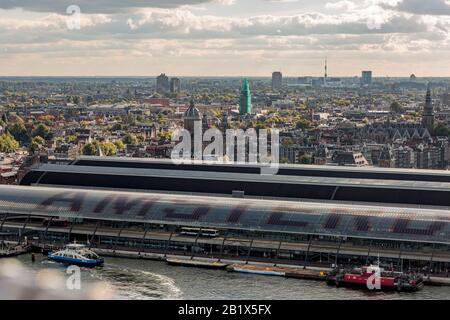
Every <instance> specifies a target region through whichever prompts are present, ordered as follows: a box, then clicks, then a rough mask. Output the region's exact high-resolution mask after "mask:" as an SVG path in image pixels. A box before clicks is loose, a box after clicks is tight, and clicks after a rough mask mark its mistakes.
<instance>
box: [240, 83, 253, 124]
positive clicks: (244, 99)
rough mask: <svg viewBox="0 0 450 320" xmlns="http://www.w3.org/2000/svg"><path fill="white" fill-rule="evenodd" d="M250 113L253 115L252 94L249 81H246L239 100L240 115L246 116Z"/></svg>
mask: <svg viewBox="0 0 450 320" xmlns="http://www.w3.org/2000/svg"><path fill="white" fill-rule="evenodd" d="M249 113H252V94H251V93H250V86H249V84H248V80H247V79H244V81H243V82H242V89H241V96H240V99H239V114H241V115H244V114H249Z"/></svg>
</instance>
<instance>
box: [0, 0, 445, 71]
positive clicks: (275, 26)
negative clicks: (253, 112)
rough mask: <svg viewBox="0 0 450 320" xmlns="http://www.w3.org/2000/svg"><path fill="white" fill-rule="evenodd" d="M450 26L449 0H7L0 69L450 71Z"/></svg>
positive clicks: (1, 4) (1, 2)
mask: <svg viewBox="0 0 450 320" xmlns="http://www.w3.org/2000/svg"><path fill="white" fill-rule="evenodd" d="M73 5H76V6H78V7H79V8H80V10H81V14H80V15H79V19H77V16H76V15H72V16H70V15H69V14H67V8H68V7H69V6H73ZM78 22H79V24H78ZM78 26H79V28H78ZM449 27H450V0H340V1H339V0H128V1H127V0H0V75H2V76H13V75H17V76H28V75H66V76H70V75H73V76H79V75H86V76H95V75H97V76H101V75H107V76H114V75H118V76H127V75H130V76H133V75H137V76H153V75H156V74H159V73H162V72H165V73H166V74H168V75H179V76H202V75H204V76H244V75H246V76H269V75H270V74H271V72H272V71H275V70H281V71H282V72H283V74H284V75H286V76H302V75H316V76H318V75H322V74H323V69H324V67H323V65H324V60H325V59H327V60H328V74H329V75H330V76H354V75H360V73H361V70H373V72H374V75H375V76H409V75H410V74H411V73H414V74H416V75H417V76H450V33H449V30H450V28H449Z"/></svg>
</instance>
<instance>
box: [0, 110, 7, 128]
mask: <svg viewBox="0 0 450 320" xmlns="http://www.w3.org/2000/svg"><path fill="white" fill-rule="evenodd" d="M0 122H2V123H3V125H4V126H6V125H7V124H8V117H7V116H6V112H5V113H3V114H2V120H1V121H0Z"/></svg>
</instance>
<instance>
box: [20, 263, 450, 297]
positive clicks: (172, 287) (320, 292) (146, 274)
mask: <svg viewBox="0 0 450 320" xmlns="http://www.w3.org/2000/svg"><path fill="white" fill-rule="evenodd" d="M17 259H18V260H19V261H20V262H21V263H22V264H23V265H24V266H25V267H26V268H27V272H30V273H39V272H40V271H42V270H44V269H51V270H52V271H53V272H54V273H55V272H58V273H60V274H61V275H62V276H64V277H69V276H68V275H67V274H66V268H65V267H64V266H63V265H61V264H58V263H54V262H51V261H48V260H47V259H46V258H45V257H43V256H41V255H39V254H38V255H36V261H35V262H32V261H31V256H30V255H29V254H28V255H23V256H20V257H18V258H17ZM95 284H101V285H103V286H107V287H109V288H111V289H112V290H111V291H112V292H113V294H114V297H115V298H117V299H289V300H298V299H352V300H355V299H389V300H392V299H450V287H425V288H423V290H421V291H419V292H415V293H397V292H391V293H383V292H378V293H372V292H366V291H361V290H355V289H346V288H335V287H332V286H327V285H326V284H325V283H324V282H318V281H310V280H299V279H286V278H282V277H275V276H261V275H249V274H240V273H233V272H226V271H221V270H208V269H197V268H188V267H175V266H168V265H167V264H166V263H164V262H158V261H151V260H140V259H139V260H138V259H122V258H108V257H107V258H106V259H105V265H104V266H103V267H99V268H95V269H85V268H82V269H81V289H80V290H81V291H82V290H84V288H88V287H90V286H94V285H95ZM65 290H67V289H65Z"/></svg>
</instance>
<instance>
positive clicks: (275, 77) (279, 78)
mask: <svg viewBox="0 0 450 320" xmlns="http://www.w3.org/2000/svg"><path fill="white" fill-rule="evenodd" d="M282 85H283V75H282V73H281V72H280V71H275V72H273V73H272V90H280V89H281V87H282Z"/></svg>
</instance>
